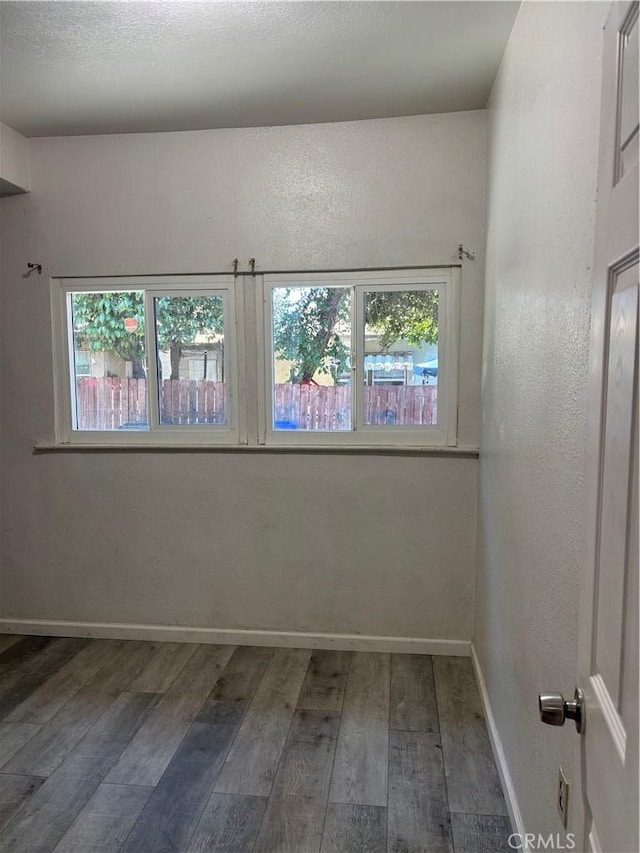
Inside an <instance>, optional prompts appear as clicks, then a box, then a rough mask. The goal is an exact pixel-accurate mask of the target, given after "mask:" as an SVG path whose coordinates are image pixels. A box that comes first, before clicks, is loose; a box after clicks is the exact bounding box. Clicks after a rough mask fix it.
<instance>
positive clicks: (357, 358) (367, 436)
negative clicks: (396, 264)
mask: <svg viewBox="0 0 640 853" xmlns="http://www.w3.org/2000/svg"><path fill="white" fill-rule="evenodd" d="M403 284H404V285H411V286H412V287H415V288H416V289H421V290H428V289H431V288H435V287H437V288H438V290H439V291H440V293H441V297H440V306H441V311H442V308H444V312H443V313H444V322H441V324H440V329H439V341H438V424H437V425H433V426H423V427H419V428H414V427H404V426H393V427H384V426H365V425H364V423H363V415H362V411H361V409H362V406H361V402H362V400H361V397H362V398H363V396H364V392H362V394H361V396H359V397H358V399H355V395H354V397H353V398H352V429H351V430H345V431H344V432H343V431H340V432H338V431H336V432H328V431H327V432H321V431H315V430H314V431H304V430H300V431H298V430H274V429H273V407H274V401H273V365H272V352H273V329H272V304H273V299H272V291H273V289H274V288H276V287H293V286H295V285H298V286H305V285H307V286H314V285H315V286H324V287H332V286H333V287H339V286H343V287H345V286H346V287H354V288H355V294H356V298H355V299H353V300H352V330H353V334H352V341H353V340H355V348H354V349H353V350H352V361H353V362H354V363H355V371H354V372H355V378H354V381H353V385H352V387H353V388H354V389H358V390H360V389H363V388H364V337H363V336H361V335H360V333H359V331H360V330H359V329H358V326H357V322H356V321H357V318H358V317H360V316H361V315H362V314H363V312H364V306H363V299H362V295H363V293H364V292H365V291H367V290H375V289H378V290H387V289H389V287H400V286H402V285H403ZM257 291H258V293H257V296H258V298H257V300H256V302H257V310H258V317H257V328H258V330H259V342H258V344H259V345H258V371H259V374H260V376H262V377H263V379H262V382H259V402H260V407H259V408H260V413H261V417H260V422H259V427H258V442H259V443H260V444H264V445H266V446H283V445H287V446H293V447H296V446H301V447H302V446H306V447H309V446H311V447H313V446H332V445H335V446H345V445H350V446H370V445H371V446H379V447H399V446H404V447H455V446H457V412H458V350H459V326H460V320H459V318H460V268H459V267H442V268H439V269H433V268H425V269H404V270H369V271H363V272H349V273H317V272H316V273H301V274H289V273H283V274H265V275H263V276H259V277H257ZM361 337H362V340H361ZM260 386H261V387H260ZM354 415H355V416H354Z"/></svg>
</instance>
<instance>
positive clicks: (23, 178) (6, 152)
mask: <svg viewBox="0 0 640 853" xmlns="http://www.w3.org/2000/svg"><path fill="white" fill-rule="evenodd" d="M28 189H29V147H28V142H27V140H26V139H25V138H24V136H22V134H20V133H18V132H17V131H15V130H14V129H13V128H12V127H9V125H7V124H3V123H2V122H0V192H3V193H4V192H13V191H16V192H19V191H20V190H28Z"/></svg>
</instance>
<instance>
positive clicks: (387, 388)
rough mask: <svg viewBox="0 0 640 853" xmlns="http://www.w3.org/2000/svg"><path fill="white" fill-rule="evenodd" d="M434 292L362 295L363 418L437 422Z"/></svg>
mask: <svg viewBox="0 0 640 853" xmlns="http://www.w3.org/2000/svg"><path fill="white" fill-rule="evenodd" d="M438 296H439V294H438V291H437V290H409V289H407V290H400V289H395V288H394V289H393V290H385V291H370V292H368V293H365V294H364V309H365V329H364V385H365V387H364V423H365V424H366V425H367V426H386V427H388V426H426V425H430V424H436V423H437V421H438Z"/></svg>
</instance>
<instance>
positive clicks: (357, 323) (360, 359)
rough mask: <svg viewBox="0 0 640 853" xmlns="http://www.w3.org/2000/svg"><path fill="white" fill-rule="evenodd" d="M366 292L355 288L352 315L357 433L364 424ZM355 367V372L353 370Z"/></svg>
mask: <svg viewBox="0 0 640 853" xmlns="http://www.w3.org/2000/svg"><path fill="white" fill-rule="evenodd" d="M363 300H364V291H363V289H362V287H358V286H357V285H356V286H354V288H353V296H352V315H351V329H352V332H351V359H352V361H353V359H355V365H353V363H352V365H351V367H352V370H351V381H352V388H351V406H352V416H351V426H352V429H353V431H354V432H357V431H358V430H359V429H360V428H361V427H362V424H363V423H364V302H363ZM354 366H355V370H354V369H353V368H354Z"/></svg>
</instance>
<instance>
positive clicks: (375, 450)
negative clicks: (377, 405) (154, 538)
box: [33, 441, 479, 459]
mask: <svg viewBox="0 0 640 853" xmlns="http://www.w3.org/2000/svg"><path fill="white" fill-rule="evenodd" d="M33 452H34V453H36V454H40V453H301V454H318V453H320V454H328V455H333V454H347V455H349V454H351V455H355V456H367V455H370V456H396V455H397V456H444V457H462V458H468V459H477V458H478V456H479V452H478V448H477V447H469V446H459V447H408V446H401V445H388V444H387V445H383V444H380V445H374V444H371V445H355V444H354V445H346V444H342V445H338V444H335V445H326V444H317V445H313V444H306V445H303V444H278V445H263V444H258V445H248V444H238V445H228V444H226V445H225V444H217V445H211V444H209V445H203V444H171V445H168V444H126V443H123V444H57V443H55V442H46V441H41V442H38V443H37V444H36V445H34V448H33Z"/></svg>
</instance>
